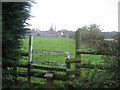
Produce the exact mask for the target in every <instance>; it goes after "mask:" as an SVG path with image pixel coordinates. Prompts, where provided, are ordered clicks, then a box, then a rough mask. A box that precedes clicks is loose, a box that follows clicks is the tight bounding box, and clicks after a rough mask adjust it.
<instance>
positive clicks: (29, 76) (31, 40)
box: [27, 35, 33, 84]
mask: <svg viewBox="0 0 120 90" xmlns="http://www.w3.org/2000/svg"><path fill="white" fill-rule="evenodd" d="M32 43H33V36H32V35H30V37H29V57H28V71H27V82H28V84H30V83H31V75H30V71H31V67H30V66H31V61H32Z"/></svg>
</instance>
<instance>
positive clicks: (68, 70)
mask: <svg viewBox="0 0 120 90" xmlns="http://www.w3.org/2000/svg"><path fill="white" fill-rule="evenodd" d="M66 72H67V73H68V74H80V71H76V70H71V69H67V70H66Z"/></svg>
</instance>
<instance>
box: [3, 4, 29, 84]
mask: <svg viewBox="0 0 120 90" xmlns="http://www.w3.org/2000/svg"><path fill="white" fill-rule="evenodd" d="M30 7H31V4H30V3H29V2H3V3H2V29H3V30H2V49H3V51H2V54H3V56H2V58H3V60H2V68H3V86H5V84H6V82H8V81H11V80H13V78H12V77H11V78H8V75H10V74H11V73H12V72H13V68H11V67H9V65H12V66H15V65H16V64H18V60H19V59H20V57H21V55H20V53H21V51H20V48H21V46H22V38H23V36H24V35H25V34H26V32H27V30H28V29H27V28H25V26H26V25H28V24H27V23H26V20H27V19H29V17H30V14H29V11H30ZM8 71H9V72H10V73H9V72H8ZM8 83H9V82H8Z"/></svg>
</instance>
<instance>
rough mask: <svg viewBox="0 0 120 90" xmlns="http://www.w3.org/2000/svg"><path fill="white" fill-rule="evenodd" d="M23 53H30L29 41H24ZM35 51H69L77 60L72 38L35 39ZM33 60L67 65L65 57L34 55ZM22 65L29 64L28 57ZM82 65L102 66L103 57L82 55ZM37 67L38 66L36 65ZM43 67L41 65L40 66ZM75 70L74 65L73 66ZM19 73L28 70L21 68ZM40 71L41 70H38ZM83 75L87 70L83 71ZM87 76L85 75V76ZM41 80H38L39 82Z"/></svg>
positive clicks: (34, 79) (26, 39)
mask: <svg viewBox="0 0 120 90" xmlns="http://www.w3.org/2000/svg"><path fill="white" fill-rule="evenodd" d="M23 42H24V43H23V48H22V49H21V50H22V51H23V52H28V47H29V46H28V45H29V39H28V38H25V39H23ZM80 48H81V49H85V50H92V49H91V48H89V47H87V46H85V45H81V46H80ZM33 49H37V50H52V51H65V52H66V51H67V52H70V53H71V58H75V40H74V39H70V38H59V37H34V38H33ZM33 60H38V61H49V62H59V63H65V60H66V56H65V55H55V54H43V53H33ZM20 61H21V62H22V63H26V64H27V62H28V57H23V58H22V59H21V60H20ZM81 61H82V63H91V64H102V62H101V55H89V54H88V55H86V54H84V55H83V54H82V55H81ZM35 65H36V64H35ZM40 66H41V65H40ZM71 66H72V68H74V64H72V65H71ZM18 70H19V71H27V69H23V68H19V69H18ZM36 71H40V70H36ZM83 71H84V72H83V74H84V73H85V70H83ZM84 75H85V74H84ZM32 80H33V82H36V78H33V79H32ZM39 80H40V79H37V82H41V81H39Z"/></svg>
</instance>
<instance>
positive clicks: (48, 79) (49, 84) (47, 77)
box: [44, 72, 53, 88]
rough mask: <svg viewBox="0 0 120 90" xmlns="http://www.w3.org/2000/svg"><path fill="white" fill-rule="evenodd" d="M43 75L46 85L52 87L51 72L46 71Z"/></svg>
mask: <svg viewBox="0 0 120 90" xmlns="http://www.w3.org/2000/svg"><path fill="white" fill-rule="evenodd" d="M44 77H45V78H46V87H47V88H52V87H53V80H52V78H53V72H47V73H45V75H44Z"/></svg>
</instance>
